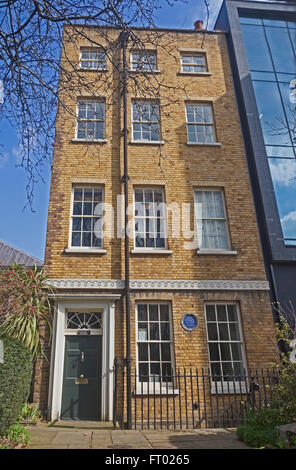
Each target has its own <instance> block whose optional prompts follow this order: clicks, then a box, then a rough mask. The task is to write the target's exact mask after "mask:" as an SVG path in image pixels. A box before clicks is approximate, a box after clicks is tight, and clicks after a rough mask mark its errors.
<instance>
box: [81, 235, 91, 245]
mask: <svg viewBox="0 0 296 470" xmlns="http://www.w3.org/2000/svg"><path fill="white" fill-rule="evenodd" d="M82 246H91V233H89V232H83V233H82Z"/></svg>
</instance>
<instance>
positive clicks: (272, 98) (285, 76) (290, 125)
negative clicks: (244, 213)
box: [240, 16, 296, 245]
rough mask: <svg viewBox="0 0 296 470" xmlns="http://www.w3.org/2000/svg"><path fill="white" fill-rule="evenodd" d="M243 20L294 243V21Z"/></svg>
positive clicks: (282, 211)
mask: <svg viewBox="0 0 296 470" xmlns="http://www.w3.org/2000/svg"><path fill="white" fill-rule="evenodd" d="M240 24H241V29H242V33H243V38H244V43H245V48H246V52H247V56H248V63H249V68H250V72H251V79H252V83H253V87H254V92H255V96H256V103H257V108H258V114H259V119H260V123H261V128H262V133H263V137H264V143H265V149H266V155H267V158H268V163H269V168H270V173H271V178H272V182H273V186H274V191H275V195H276V201H277V207H278V211H279V217H280V221H281V226H282V231H283V237H284V242H285V244H287V245H296V22H293V21H279V20H274V19H264V18H252V17H251V18H250V17H247V16H246V17H244V16H241V17H240Z"/></svg>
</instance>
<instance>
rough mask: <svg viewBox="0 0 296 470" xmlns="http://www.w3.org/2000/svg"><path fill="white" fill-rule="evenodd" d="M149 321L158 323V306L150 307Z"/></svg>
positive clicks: (151, 305)
mask: <svg viewBox="0 0 296 470" xmlns="http://www.w3.org/2000/svg"><path fill="white" fill-rule="evenodd" d="M149 320H150V321H158V320H159V319H158V305H153V304H150V305H149Z"/></svg>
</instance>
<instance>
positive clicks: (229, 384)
mask: <svg viewBox="0 0 296 470" xmlns="http://www.w3.org/2000/svg"><path fill="white" fill-rule="evenodd" d="M207 305H214V306H215V312H216V311H217V310H216V308H217V306H218V305H226V306H227V305H234V306H235V308H236V313H237V319H238V321H237V325H238V331H239V336H240V339H239V341H234V340H231V339H230V340H229V341H220V340H219V339H218V340H217V341H214V340H209V333H208V321H207ZM204 312H205V323H206V332H207V349H208V358H209V371H210V377H211V393H212V394H216V393H218V394H228V393H236V394H240V393H247V390H248V385H249V382H248V377H247V359H246V351H245V346H244V336H243V329H242V323H241V312H240V308H239V304H238V302H233V301H229V302H225V301H221V302H220V301H215V302H213V301H206V302H205V304H204ZM210 323H211V322H210ZM212 323H216V325H217V332H218V335H219V328H218V325H219V322H218V321H216V322H212ZM222 323H227V325H229V323H231V322H229V321H228V320H227V321H226V322H222ZM228 328H229V327H228ZM218 338H219V336H218ZM229 338H230V335H229ZM233 342H234V343H239V344H240V348H241V355H242V364H243V369H244V371H245V372H246V379H245V381H242V382H239V381H237V380H235V379H234V380H231V381H224V380H222V381H221V382H218V381H214V380H212V368H211V364H212V362H211V358H210V347H209V343H218V344H220V343H227V344H229V343H233ZM219 350H220V349H219ZM230 352H231V348H230ZM231 354H232V353H231ZM220 357H221V353H220ZM214 362H216V361H214ZM219 362H220V367H221V365H222V362H223V361H222V360H221V359H220V361H219ZM224 362H231V363H233V362H236V361H233V360H231V361H224ZM221 374H222V375H223V370H222V367H221Z"/></svg>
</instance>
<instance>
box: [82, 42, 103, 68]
mask: <svg viewBox="0 0 296 470" xmlns="http://www.w3.org/2000/svg"><path fill="white" fill-rule="evenodd" d="M83 52H99V53H100V54H104V57H105V60H104V66H103V67H101V66H100V67H82V63H83V62H93V63H97V64H101V63H102V61H101V60H100V59H83V58H82V53H83ZM106 59H107V55H106V52H105V51H103V50H102V49H98V48H86V47H81V48H80V54H79V68H80V69H81V70H95V71H100V70H107V65H106V64H107V61H106Z"/></svg>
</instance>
